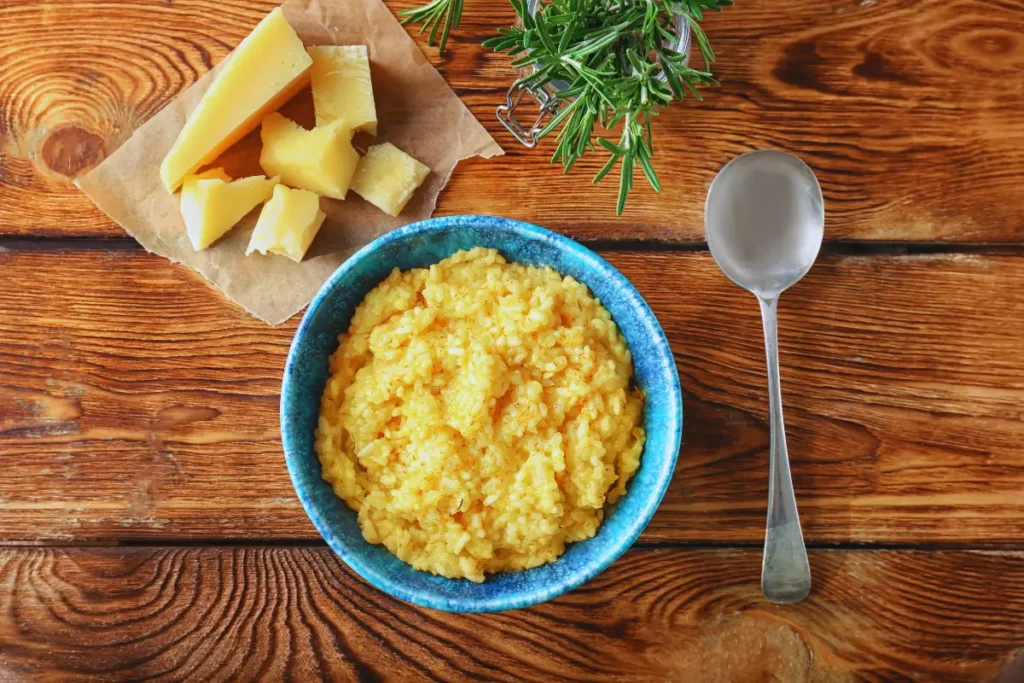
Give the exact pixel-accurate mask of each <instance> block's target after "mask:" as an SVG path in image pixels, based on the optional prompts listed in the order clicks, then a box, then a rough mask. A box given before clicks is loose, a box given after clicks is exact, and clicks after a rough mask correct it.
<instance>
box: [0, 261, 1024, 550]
mask: <svg viewBox="0 0 1024 683" xmlns="http://www.w3.org/2000/svg"><path fill="white" fill-rule="evenodd" d="M123 244H124V245H125V247H126V248H125V250H123V251H107V250H104V249H96V250H91V249H86V248H84V247H75V246H74V245H73V243H71V244H69V245H68V246H67V249H66V250H65V251H64V252H61V253H53V252H49V251H47V252H37V251H33V250H32V248H34V246H33V245H32V244H31V243H29V244H26V245H23V246H24V249H22V250H12V251H7V252H0V291H3V292H4V296H2V297H0V320H3V321H4V322H3V324H2V325H0V471H3V472H4V476H3V477H0V540H6V541H8V542H14V541H17V542H34V541H35V540H43V541H46V542H61V541H67V542H76V543H82V542H90V543H107V542H113V541H115V540H118V539H120V540H131V539H176V538H189V539H193V540H195V539H216V538H234V539H257V540H259V539H263V540H265V539H288V538H307V539H315V538H316V534H315V531H314V530H313V528H312V526H311V525H310V524H309V522H308V521H307V520H306V517H305V515H304V514H303V512H302V510H301V508H300V507H299V505H298V502H297V500H296V497H295V494H294V492H293V490H292V487H291V484H290V482H289V479H288V475H287V473H286V471H285V467H284V462H283V457H282V455H281V451H280V441H279V436H278V423H277V419H278V408H277V401H278V393H279V386H280V385H279V382H280V377H281V371H282V367H283V363H284V359H285V355H286V352H287V347H288V344H289V341H290V338H291V335H292V332H293V329H294V326H295V321H293V322H292V323H290V324H287V325H284V326H282V327H281V328H277V329H272V328H268V327H266V326H265V325H263V324H262V323H260V322H258V321H255V320H253V319H251V318H249V317H248V316H247V315H245V314H244V313H243V312H241V311H240V310H239V309H237V308H235V307H234V306H232V305H231V304H229V303H227V302H226V301H224V300H223V299H222V298H221V296H220V295H219V294H218V293H217V292H215V291H214V290H212V289H211V288H210V287H208V286H207V285H205V284H204V283H203V281H202V280H201V279H200V278H198V277H196V276H194V275H192V274H191V273H189V272H188V271H187V270H186V269H184V268H183V267H180V266H171V265H169V264H168V263H167V262H166V261H164V260H162V259H160V258H157V257H154V256H150V255H147V254H145V253H144V252H142V251H141V250H137V249H134V248H132V247H131V246H130V243H123ZM98 246H100V247H102V246H104V245H102V244H100V245H98ZM606 255H607V256H608V257H609V258H610V259H611V260H612V262H613V263H614V264H616V265H617V266H618V267H619V268H620V269H621V270H622V271H623V272H624V273H625V274H626V275H627V276H628V277H629V278H630V279H631V280H632V281H633V282H634V283H635V284H636V285H637V287H638V288H639V289H640V291H641V293H642V294H643V295H644V296H645V297H646V298H647V300H648V302H649V303H650V304H651V306H652V308H653V309H654V311H655V313H656V314H657V316H658V318H659V319H660V320H661V322H662V325H663V326H664V328H665V331H666V333H667V334H668V337H669V339H670V341H671V343H672V346H673V350H674V352H675V355H676V359H677V362H678V367H679V371H680V375H681V380H682V385H683V388H684V391H685V420H684V422H685V424H684V446H683V450H682V455H681V457H680V461H679V467H678V469H677V471H676V475H675V479H674V481H673V483H672V485H671V486H670V489H669V492H668V495H667V496H666V498H665V501H664V502H663V504H662V506H661V509H660V510H659V512H658V514H657V515H656V516H655V518H654V520H653V521H652V523H651V525H650V526H649V528H648V530H647V532H646V534H645V536H644V537H643V538H644V540H645V542H648V543H657V542H680V541H683V542H711V543H749V544H757V543H758V542H760V540H761V539H762V538H763V533H764V514H765V501H766V498H767V467H768V463H767V447H768V424H767V413H766V411H767V397H766V389H765V386H766V384H765V381H766V380H765V371H764V357H763V353H764V351H763V346H762V339H761V331H760V322H759V319H758V310H757V305H756V303H755V301H754V299H753V297H752V296H750V295H749V294H746V293H745V292H743V291H741V290H739V289H738V288H736V287H734V286H733V285H732V284H731V283H730V282H729V281H728V280H726V278H725V277H724V276H723V275H722V274H721V273H720V272H719V271H718V270H717V268H716V267H715V265H714V263H713V262H712V260H711V258H710V257H709V256H708V255H707V254H706V253H685V252H682V253H673V252H665V253H634V252H608V253H606ZM780 338H781V347H782V359H781V362H782V378H783V389H784V400H785V407H786V420H787V427H788V434H789V449H790V453H791V457H792V459H793V476H794V481H795V485H796V490H797V495H798V497H799V501H800V510H801V516H802V519H803V524H804V530H805V533H806V535H807V538H808V540H809V541H810V542H811V543H814V544H828V543H883V544H933V545H934V544H941V545H944V546H957V547H971V546H978V545H982V546H990V547H1003V548H1016V549H1021V548H1022V546H1021V543H1022V541H1021V539H1022V538H1024V451H1022V449H1021V447H1020V445H1021V443H1024V413H1022V408H1021V406H1022V405H1024V380H1022V378H1024V344H1022V343H1021V340H1022V339H1024V259H1022V258H1019V257H1012V256H1010V257H1007V256H989V255H977V256H945V255H939V256H908V257H873V258H861V257H842V256H830V257H824V258H823V259H822V261H821V263H820V264H819V265H818V266H816V267H815V268H814V269H813V270H812V271H811V273H810V274H809V275H808V277H807V278H806V279H805V280H804V281H802V282H801V283H800V284H799V285H797V286H796V287H795V288H794V289H793V290H791V291H789V292H787V293H786V294H785V296H783V297H782V300H781V310H780Z"/></svg>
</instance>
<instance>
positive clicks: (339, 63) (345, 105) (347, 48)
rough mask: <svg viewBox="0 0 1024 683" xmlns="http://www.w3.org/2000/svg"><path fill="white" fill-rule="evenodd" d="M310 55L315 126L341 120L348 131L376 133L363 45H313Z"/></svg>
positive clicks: (375, 111)
mask: <svg viewBox="0 0 1024 683" xmlns="http://www.w3.org/2000/svg"><path fill="white" fill-rule="evenodd" d="M308 52H309V56H310V57H312V58H313V68H312V69H310V72H309V74H310V78H311V79H312V82H313V107H314V109H315V110H316V125H318V126H323V125H326V124H328V123H330V122H331V121H337V120H338V119H343V120H344V121H345V123H346V124H348V126H349V128H351V129H352V130H362V131H366V132H367V133H369V134H371V135H376V134H377V107H376V106H375V105H374V103H373V85H372V84H371V83H370V59H369V57H368V55H367V53H366V46H365V45H317V46H314V47H311V48H309V50H308Z"/></svg>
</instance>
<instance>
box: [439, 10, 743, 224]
mask: <svg viewBox="0 0 1024 683" xmlns="http://www.w3.org/2000/svg"><path fill="white" fill-rule="evenodd" d="M447 1H451V2H455V1H458V0H434V2H433V3H431V5H436V4H439V3H440V4H447ZM510 2H511V3H512V6H513V7H514V8H515V10H516V12H517V13H518V14H519V17H520V20H521V22H522V26H520V27H513V28H508V29H500V30H499V31H498V33H499V35H498V36H497V37H495V38H491V39H489V40H487V41H485V42H484V46H485V47H490V48H492V49H494V50H495V51H497V52H506V53H508V54H509V55H510V56H511V57H513V58H514V60H513V62H512V64H513V66H516V67H520V68H527V69H530V70H532V71H531V72H530V73H528V74H527V75H526V76H524V77H523V78H521V79H520V80H519V84H520V85H522V86H524V87H527V88H531V89H537V88H542V87H544V86H547V85H549V84H551V83H552V82H556V81H560V82H561V83H563V84H568V87H564V88H560V89H555V92H554V95H555V96H556V97H557V98H558V100H559V108H558V111H557V114H555V116H554V117H553V118H552V119H551V120H550V121H548V122H547V124H546V125H545V126H544V127H543V128H542V129H541V131H540V132H539V133H538V135H537V137H538V138H542V137H544V136H546V135H550V134H551V133H553V132H555V131H556V130H557V131H558V133H557V135H556V138H555V139H556V141H557V143H556V145H555V151H554V155H553V156H552V158H551V161H552V163H555V162H559V163H561V164H562V166H563V168H564V171H565V172H568V171H569V170H570V169H571V168H572V167H573V165H574V164H575V163H576V162H577V161H578V160H579V159H580V158H581V157H582V156H584V154H585V153H586V152H587V151H588V150H594V149H596V148H595V144H594V141H595V139H596V141H597V144H598V145H600V146H601V147H602V148H604V149H605V150H606V151H608V152H609V153H610V154H611V157H610V158H609V159H608V162H607V163H606V164H605V165H604V167H603V168H602V169H601V171H600V172H599V173H598V174H597V175H596V176H595V177H594V182H595V183H596V182H598V181H599V180H601V179H602V178H604V177H605V176H607V175H608V174H609V173H610V172H611V171H612V170H613V169H614V168H615V166H616V165H619V199H618V204H617V206H616V212H617V213H618V214H620V215H621V214H622V211H623V209H624V207H625V205H626V197H627V196H628V194H629V191H630V190H631V189H632V188H633V173H634V170H635V169H636V168H637V167H638V166H639V167H640V169H641V170H642V172H643V174H644V176H646V178H647V180H648V182H649V183H650V184H651V187H653V188H654V189H655V190H656V191H658V192H660V191H661V183H660V181H659V180H658V175H657V173H656V172H655V170H654V166H653V165H652V163H651V158H652V157H653V155H654V152H653V146H652V140H651V117H653V116H656V115H657V114H658V112H659V111H660V110H661V109H664V108H665V107H667V106H668V105H669V104H670V103H671V102H673V101H675V100H681V99H683V97H684V96H685V94H686V93H687V92H688V93H690V94H691V95H693V96H694V97H696V98H697V99H702V97H701V95H700V92H699V91H698V88H699V87H701V86H707V85H717V84H718V83H717V81H716V80H715V79H714V77H713V76H712V75H711V72H710V71H707V70H704V71H701V70H698V69H694V68H691V67H690V66H688V65H687V63H686V55H685V54H682V53H680V52H677V51H675V50H674V49H673V47H672V46H674V45H675V43H676V25H677V22H679V21H682V22H685V24H687V25H688V26H689V27H690V30H691V31H692V33H693V38H694V41H695V42H696V44H697V46H698V48H699V49H700V52H701V55H702V56H703V57H704V63H705V64H706V65H710V64H711V63H712V62H714V59H715V55H714V52H712V50H711V45H710V44H709V43H708V38H707V35H705V33H704V31H703V30H702V29H701V27H700V21H701V20H702V19H703V18H704V13H705V12H707V11H715V12H717V11H721V9H722V8H723V7H727V6H730V5H732V4H733V1H732V0H542V2H541V3H540V6H539V7H538V8H537V11H536V12H535V13H533V14H531V13H530V12H529V6H528V4H527V2H528V0H510ZM431 5H427V7H430V6H431ZM424 9H425V8H424ZM460 9H461V7H460ZM435 21H436V20H435ZM620 124H621V133H620V135H619V140H618V142H612V141H611V140H608V139H606V138H604V137H600V136H595V135H594V126H595V125H600V126H601V127H602V128H604V129H606V130H608V129H614V128H616V127H617V126H619V125H620Z"/></svg>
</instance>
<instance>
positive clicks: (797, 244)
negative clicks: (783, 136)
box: [704, 149, 825, 298]
mask: <svg viewBox="0 0 1024 683" xmlns="http://www.w3.org/2000/svg"><path fill="white" fill-rule="evenodd" d="M704 223H705V226H706V229H707V238H708V248H709V249H710V250H711V255H712V257H714V259H715V262H716V263H717V264H718V267H719V268H721V269H722V271H723V272H724V273H725V274H726V275H727V276H729V279H731V280H732V281H733V282H735V283H736V284H737V285H739V286H740V287H742V288H743V289H747V290H750V291H751V292H754V293H755V294H757V295H758V296H761V297H765V298H771V297H773V296H778V295H779V294H780V293H781V292H782V291H783V290H785V289H786V288H788V287H790V286H791V285H793V284H794V283H795V282H796V281H797V280H799V279H800V278H802V277H803V276H804V275H805V274H806V273H807V271H808V270H810V268H811V265H812V264H813V263H814V260H815V259H816V258H817V256H818V250H819V249H820V248H821V241H822V238H823V237H824V234H825V210H824V201H823V199H822V196H821V187H820V186H819V185H818V179H817V178H815V176H814V171H812V170H811V169H810V167H808V166H807V164H805V163H804V162H803V161H801V160H800V159H798V158H796V157H794V156H792V155H790V154H786V153H785V152H779V151H776V150H771V149H767V150H759V151H756V152H749V153H747V154H744V155H742V156H738V157H736V158H735V159H733V160H732V161H730V162H729V163H728V164H726V165H725V167H723V168H722V170H721V171H719V173H718V175H717V176H716V177H715V180H714V182H713V183H711V188H710V189H709V190H708V200H707V203H706V204H705V206H704Z"/></svg>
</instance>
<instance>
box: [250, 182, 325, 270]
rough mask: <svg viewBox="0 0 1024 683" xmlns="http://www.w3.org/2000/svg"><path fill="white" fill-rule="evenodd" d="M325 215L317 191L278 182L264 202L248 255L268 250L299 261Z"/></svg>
mask: <svg viewBox="0 0 1024 683" xmlns="http://www.w3.org/2000/svg"><path fill="white" fill-rule="evenodd" d="M326 217H327V216H326V214H324V212H323V211H321V210H320V198H319V197H317V196H316V195H315V194H314V193H312V192H307V191H306V190H293V189H291V188H288V187H285V186H284V185H278V186H277V187H275V188H274V196H273V197H271V198H270V201H269V202H267V203H266V204H264V205H263V211H261V212H260V218H259V220H258V221H256V229H255V230H253V231H252V237H251V238H250V239H249V247H248V248H247V249H246V250H245V255H246V256H248V255H249V254H251V253H252V252H254V251H258V252H260V253H261V254H266V253H268V252H269V253H271V254H280V255H281V256H287V257H288V258H290V259H291V260H293V261H295V262H296V263H297V262H299V261H301V260H302V257H303V256H305V255H306V250H307V249H309V245H310V244H312V243H313V238H314V237H316V233H317V231H319V230H320V226H321V225H322V224H323V222H324V218H326Z"/></svg>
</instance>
